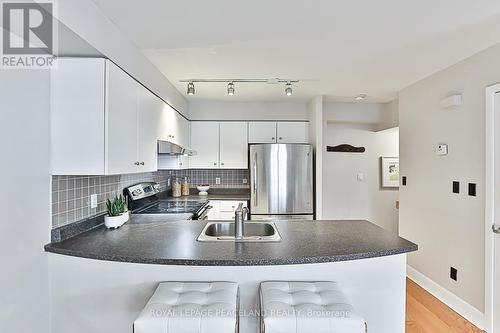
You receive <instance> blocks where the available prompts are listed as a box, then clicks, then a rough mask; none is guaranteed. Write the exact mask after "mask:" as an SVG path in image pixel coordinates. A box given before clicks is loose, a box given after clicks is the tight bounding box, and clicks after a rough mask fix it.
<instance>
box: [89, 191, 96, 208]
mask: <svg viewBox="0 0 500 333" xmlns="http://www.w3.org/2000/svg"><path fill="white" fill-rule="evenodd" d="M90 208H97V194H91V195H90Z"/></svg>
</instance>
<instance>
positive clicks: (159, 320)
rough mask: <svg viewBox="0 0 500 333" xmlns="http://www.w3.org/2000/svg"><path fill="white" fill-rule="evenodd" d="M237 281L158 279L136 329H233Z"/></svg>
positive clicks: (171, 332)
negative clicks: (156, 286) (167, 280)
mask: <svg viewBox="0 0 500 333" xmlns="http://www.w3.org/2000/svg"><path fill="white" fill-rule="evenodd" d="M237 302H238V285H237V284H236V283H234V282H163V283H160V285H159V286H158V288H156V291H155V292H154V294H153V296H152V297H151V299H150V300H149V301H148V303H147V304H146V306H145V307H144V309H143V310H142V312H141V314H140V315H139V317H138V318H137V319H136V320H135V322H134V332H135V333H156V332H158V333H160V332H161V333H215V332H217V333H226V332H227V333H234V332H235V329H236V315H237V313H236V312H237Z"/></svg>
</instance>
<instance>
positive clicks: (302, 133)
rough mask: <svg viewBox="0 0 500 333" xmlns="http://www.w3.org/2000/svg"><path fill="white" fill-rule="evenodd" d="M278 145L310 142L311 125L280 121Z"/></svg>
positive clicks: (277, 127) (277, 128) (277, 129)
mask: <svg viewBox="0 0 500 333" xmlns="http://www.w3.org/2000/svg"><path fill="white" fill-rule="evenodd" d="M276 133H277V134H276V137H277V139H278V140H277V142H278V143H307V142H309V123H308V122H302V121H279V122H277V125H276Z"/></svg>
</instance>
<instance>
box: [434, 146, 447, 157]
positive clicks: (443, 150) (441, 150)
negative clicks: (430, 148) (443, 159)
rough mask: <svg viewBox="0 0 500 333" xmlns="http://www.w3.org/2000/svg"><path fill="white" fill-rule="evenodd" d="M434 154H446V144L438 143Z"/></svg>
mask: <svg viewBox="0 0 500 333" xmlns="http://www.w3.org/2000/svg"><path fill="white" fill-rule="evenodd" d="M436 155H448V145H446V144H438V145H437V147H436Z"/></svg>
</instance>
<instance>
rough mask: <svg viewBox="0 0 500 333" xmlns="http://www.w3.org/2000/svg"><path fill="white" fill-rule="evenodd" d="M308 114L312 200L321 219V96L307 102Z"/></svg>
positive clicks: (322, 124)
mask: <svg viewBox="0 0 500 333" xmlns="http://www.w3.org/2000/svg"><path fill="white" fill-rule="evenodd" d="M307 113H308V116H309V143H310V144H312V145H313V149H314V181H315V189H314V201H315V207H314V209H315V213H316V219H317V220H321V219H323V149H324V145H323V140H324V132H325V122H324V121H323V96H315V97H313V98H312V99H311V100H310V101H309V102H308V103H307Z"/></svg>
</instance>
